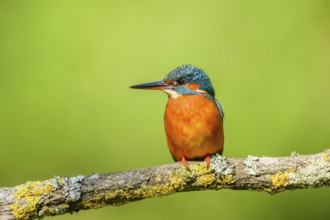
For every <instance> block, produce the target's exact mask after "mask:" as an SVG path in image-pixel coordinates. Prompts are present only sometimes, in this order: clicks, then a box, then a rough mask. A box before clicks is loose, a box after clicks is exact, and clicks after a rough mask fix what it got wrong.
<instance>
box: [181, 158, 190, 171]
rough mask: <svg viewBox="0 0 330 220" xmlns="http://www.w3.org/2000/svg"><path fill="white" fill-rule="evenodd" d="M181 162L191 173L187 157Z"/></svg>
mask: <svg viewBox="0 0 330 220" xmlns="http://www.w3.org/2000/svg"><path fill="white" fill-rule="evenodd" d="M181 162H182V164H183V166H184V167H185V168H186V170H187V171H190V168H189V164H188V162H187V160H186V158H185V157H182V159H181Z"/></svg>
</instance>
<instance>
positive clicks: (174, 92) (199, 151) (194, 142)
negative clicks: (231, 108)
mask: <svg viewBox="0 0 330 220" xmlns="http://www.w3.org/2000/svg"><path fill="white" fill-rule="evenodd" d="M130 88H132V89H148V90H161V91H163V92H165V93H166V94H167V95H168V101H167V105H166V109H165V115H164V125H165V132H166V139H167V145H168V148H169V150H170V153H171V155H172V157H173V159H174V161H181V162H182V164H183V165H184V167H185V168H186V169H187V170H189V164H188V162H187V161H194V160H197V161H202V160H205V162H206V164H207V167H209V165H210V155H212V154H215V153H218V154H220V155H221V154H222V152H223V145H224V132H223V119H224V112H223V109H222V106H221V104H220V102H218V101H217V100H216V99H215V91H214V88H213V86H212V83H211V80H210V78H209V77H208V75H207V74H206V73H205V72H204V71H203V70H202V69H200V68H197V67H195V66H193V65H182V66H179V67H177V68H176V69H174V70H172V71H171V72H169V73H168V74H167V75H166V76H165V78H164V79H163V80H162V81H157V82H149V83H143V84H137V85H133V86H130Z"/></svg>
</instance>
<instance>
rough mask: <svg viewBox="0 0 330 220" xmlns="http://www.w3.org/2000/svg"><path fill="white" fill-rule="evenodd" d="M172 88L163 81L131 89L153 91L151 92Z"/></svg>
mask: <svg viewBox="0 0 330 220" xmlns="http://www.w3.org/2000/svg"><path fill="white" fill-rule="evenodd" d="M169 87H170V86H169V85H168V84H166V83H165V82H163V81H158V82H150V83H142V84H137V85H133V86H130V87H129V88H131V89H151V90H164V89H168V88H169Z"/></svg>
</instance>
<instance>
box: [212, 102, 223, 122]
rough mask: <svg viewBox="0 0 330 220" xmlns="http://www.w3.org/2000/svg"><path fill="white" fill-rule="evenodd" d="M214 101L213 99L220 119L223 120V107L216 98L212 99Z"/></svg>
mask: <svg viewBox="0 0 330 220" xmlns="http://www.w3.org/2000/svg"><path fill="white" fill-rule="evenodd" d="M214 101H215V104H217V107H218V109H219V112H220V115H221V119H222V121H223V119H224V118H225V113H224V112H223V108H222V106H221V104H220V102H219V101H218V100H216V99H214Z"/></svg>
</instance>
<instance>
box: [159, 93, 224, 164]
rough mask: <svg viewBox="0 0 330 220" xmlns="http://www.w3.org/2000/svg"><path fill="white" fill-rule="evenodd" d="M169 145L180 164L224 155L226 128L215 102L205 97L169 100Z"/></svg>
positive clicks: (188, 96) (166, 126) (167, 129)
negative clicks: (214, 155) (209, 156)
mask: <svg viewBox="0 0 330 220" xmlns="http://www.w3.org/2000/svg"><path fill="white" fill-rule="evenodd" d="M164 121H165V131H166V137H167V145H168V147H169V150H170V152H171V154H172V157H173V159H174V160H176V161H180V160H181V159H182V157H185V158H186V159H187V160H201V159H204V157H205V156H206V155H207V154H214V153H219V154H222V151H223V142H224V134H223V126H222V120H221V116H220V112H219V110H218V108H217V106H216V104H215V102H214V101H213V100H210V99H208V98H206V97H205V96H203V95H184V96H181V97H178V98H169V99H168V103H167V106H166V111H165V117H164Z"/></svg>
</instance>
